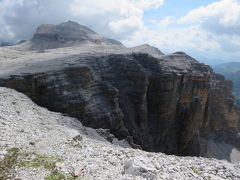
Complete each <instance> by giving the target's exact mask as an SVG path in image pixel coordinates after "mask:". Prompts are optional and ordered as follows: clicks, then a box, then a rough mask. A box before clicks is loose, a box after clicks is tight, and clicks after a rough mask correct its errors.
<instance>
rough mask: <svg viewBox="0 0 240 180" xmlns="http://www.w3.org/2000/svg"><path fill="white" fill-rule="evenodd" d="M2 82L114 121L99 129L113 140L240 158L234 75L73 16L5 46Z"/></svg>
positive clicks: (40, 100) (57, 107)
mask: <svg viewBox="0 0 240 180" xmlns="http://www.w3.org/2000/svg"><path fill="white" fill-rule="evenodd" d="M0 86H4V87H9V88H13V89H15V90H17V91H19V92H22V93H24V94H26V95H27V96H29V97H30V98H31V99H32V100H33V101H34V102H35V103H37V104H38V105H40V106H42V107H46V108H48V109H49V110H52V111H55V112H61V113H65V114H67V115H68V116H71V117H75V118H77V119H78V120H79V121H81V123H82V124H83V125H84V126H88V127H92V128H102V129H109V131H99V132H100V133H101V135H102V137H107V138H108V140H109V141H110V142H114V141H115V140H112V137H111V135H109V133H110V134H111V133H112V134H114V135H115V136H116V137H117V138H119V139H127V140H128V142H129V143H130V144H131V145H132V146H134V147H135V148H138V149H144V150H146V151H150V152H164V153H166V154H175V155H190V156H204V157H209V158H211V157H214V158H218V159H226V160H228V161H231V162H236V161H238V160H239V152H240V136H239V132H240V112H239V110H238V108H237V107H236V106H235V104H234V97H233V96H232V84H231V82H230V81H226V80H225V79H224V78H223V77H222V76H220V75H218V74H215V73H214V72H213V70H212V69H211V68H210V67H209V66H207V65H205V64H202V63H199V62H198V61H197V60H196V59H194V58H192V57H190V56H189V55H187V54H186V53H184V52H176V53H172V54H163V53H162V52H161V51H160V50H158V49H157V48H155V47H152V46H149V45H141V46H138V47H133V48H127V47H124V46H123V45H121V43H119V42H117V41H114V40H109V39H106V38H103V37H100V36H99V35H97V34H96V33H95V32H93V31H92V30H90V29H89V28H87V27H84V26H81V25H79V24H77V23H74V22H66V23H61V24H59V25H42V26H40V27H39V29H38V30H37V31H36V33H35V34H34V36H33V38H32V39H31V40H29V41H26V42H23V43H21V44H18V45H14V46H9V47H0ZM74 144H76V145H77V144H78V142H76V143H75V142H74ZM222 148H223V149H222ZM215 152H217V153H215Z"/></svg>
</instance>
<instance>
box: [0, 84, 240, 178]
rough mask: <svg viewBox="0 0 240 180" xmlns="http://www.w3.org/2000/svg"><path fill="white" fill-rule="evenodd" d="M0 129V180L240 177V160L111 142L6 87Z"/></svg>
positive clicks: (1, 98) (1, 100)
mask: <svg viewBox="0 0 240 180" xmlns="http://www.w3.org/2000/svg"><path fill="white" fill-rule="evenodd" d="M0 129H1V133H0V155H1V159H0V171H1V173H0V178H1V179H16V178H18V179H22V180H31V179H46V178H49V177H51V178H53V177H55V178H56V177H58V178H60V179H61V178H62V179H64V178H65V179H67V178H68V179H74V178H79V179H89V180H92V179H94V180H97V179H99V180H107V179H109V180H110V179H125V180H126V179H128V180H131V179H132V180H135V179H139V180H140V179H147V180H153V179H156V180H158V179H169V180H170V179H184V180H185V179H239V178H240V173H239V172H240V164H239V163H236V164H230V163H228V162H227V161H219V160H215V159H205V158H197V157H177V156H171V155H165V154H162V153H149V152H144V151H141V150H134V149H132V148H130V147H129V145H128V144H127V143H126V142H124V141H118V140H116V139H115V140H114V142H115V144H113V143H110V142H109V141H108V140H106V139H105V138H103V137H102V136H100V135H99V133H98V132H97V131H96V130H94V129H91V128H86V127H84V126H82V124H81V123H80V122H79V121H78V120H76V119H74V118H70V117H66V116H63V115H62V114H60V113H54V112H50V111H48V110H47V109H45V108H41V107H39V106H37V105H36V104H35V103H33V102H32V101H31V100H30V99H29V98H28V97H26V96H25V95H23V94H21V93H18V92H16V91H15V90H11V89H7V88H0ZM101 131H103V130H101ZM6 163H8V166H3V165H4V164H6Z"/></svg>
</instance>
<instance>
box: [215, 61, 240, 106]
mask: <svg viewBox="0 0 240 180" xmlns="http://www.w3.org/2000/svg"><path fill="white" fill-rule="evenodd" d="M213 68H214V70H215V71H216V72H217V73H219V74H222V75H224V76H225V77H226V78H227V79H229V80H231V81H232V82H233V87H234V88H233V89H234V92H233V93H234V96H235V97H236V103H237V105H238V106H240V62H230V63H224V64H220V65H217V66H215V67H213Z"/></svg>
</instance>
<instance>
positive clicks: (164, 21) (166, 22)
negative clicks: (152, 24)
mask: <svg viewBox="0 0 240 180" xmlns="http://www.w3.org/2000/svg"><path fill="white" fill-rule="evenodd" d="M172 21H173V18H172V17H171V16H167V17H165V18H164V19H162V20H161V21H160V22H159V25H160V26H161V27H168V26H169V25H170V24H171V23H172Z"/></svg>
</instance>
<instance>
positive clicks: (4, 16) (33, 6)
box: [0, 0, 164, 40]
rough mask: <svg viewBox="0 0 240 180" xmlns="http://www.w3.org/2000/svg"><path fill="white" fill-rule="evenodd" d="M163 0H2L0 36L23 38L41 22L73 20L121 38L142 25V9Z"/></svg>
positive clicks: (154, 5)
mask: <svg viewBox="0 0 240 180" xmlns="http://www.w3.org/2000/svg"><path fill="white" fill-rule="evenodd" d="M163 2H164V0H114V1H113V0H61V1H59V0H31V1H29V0H16V1H12V0H2V1H0V25H1V27H4V28H1V30H0V40H1V39H6V40H7V39H12V40H16V39H18V40H20V39H27V38H29V37H30V36H31V34H32V33H33V32H34V30H35V29H36V27H37V26H38V25H40V24H43V23H53V24H56V23H60V22H63V21H67V20H74V21H77V22H79V23H80V24H83V25H86V26H89V27H90V28H92V29H94V30H95V31H97V32H99V33H100V34H102V35H105V36H108V37H109V36H110V37H113V38H116V37H118V39H120V40H121V39H122V38H123V37H125V36H126V34H128V35H131V33H133V32H135V31H137V30H139V29H142V28H144V23H143V14H144V10H146V9H150V8H157V7H159V6H161V5H162V4H163Z"/></svg>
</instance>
